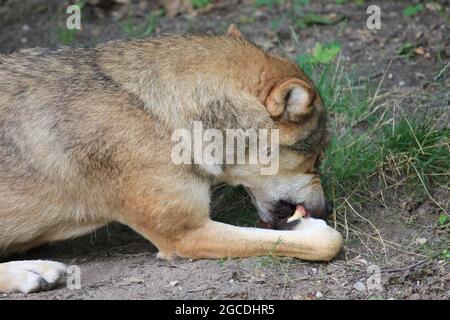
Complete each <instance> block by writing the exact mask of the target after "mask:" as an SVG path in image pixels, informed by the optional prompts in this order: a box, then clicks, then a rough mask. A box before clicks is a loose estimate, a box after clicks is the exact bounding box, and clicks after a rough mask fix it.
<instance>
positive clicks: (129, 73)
mask: <svg viewBox="0 0 450 320" xmlns="http://www.w3.org/2000/svg"><path fill="white" fill-rule="evenodd" d="M286 77H294V78H298V79H302V80H303V81H305V82H306V83H308V84H310V81H309V80H308V79H307V78H306V77H305V76H304V74H303V73H302V72H301V71H300V70H299V69H298V68H297V66H296V65H295V64H293V63H292V62H290V61H289V60H286V59H284V58H281V57H278V56H274V55H271V54H267V53H265V52H263V51H262V50H261V49H259V48H258V47H256V46H255V45H253V44H252V43H250V42H248V41H247V40H245V39H243V38H242V37H237V36H168V37H162V38H153V39H148V40H131V41H116V42H110V43H107V44H104V45H100V46H97V47H95V48H91V49H86V48H77V49H73V48H62V49H59V50H56V51H51V50H47V49H29V50H22V51H20V52H17V53H13V54H9V55H0V78H1V82H0V254H1V255H7V254H10V253H13V252H19V251H24V250H27V249H29V248H32V247H35V246H39V245H42V244H44V243H48V242H52V241H57V240H62V239H67V238H72V237H76V236H79V235H82V234H85V233H87V232H90V231H92V230H94V229H96V228H98V227H101V226H103V225H105V224H107V223H109V222H111V221H118V222H121V223H124V224H126V225H128V226H130V227H132V228H133V229H134V230H136V231H137V232H139V233H141V234H142V235H143V236H144V237H146V238H147V239H149V240H150V241H152V242H153V243H154V244H155V245H156V246H157V247H158V249H159V251H160V254H161V256H165V257H170V256H172V255H175V254H177V255H180V256H185V257H192V258H203V257H225V256H249V255H262V254H265V253H267V249H269V248H271V247H272V246H273V243H274V242H276V241H277V240H278V239H279V238H280V237H281V238H282V239H283V241H282V243H281V244H280V245H279V247H278V250H277V254H280V255H288V256H294V257H299V258H304V259H311V260H329V259H331V258H332V257H333V256H334V255H336V253H337V252H338V251H339V249H340V246H341V239H340V236H339V234H336V233H335V232H334V230H332V229H331V230H330V228H328V227H325V226H324V227H323V228H322V227H321V228H316V229H314V230H316V231H317V232H313V231H311V232H303V233H302V232H300V231H275V230H258V229H254V230H252V229H248V228H238V227H233V226H228V225H224V224H220V223H217V222H213V221H211V220H210V219H209V202H210V197H209V189H210V186H211V184H212V183H215V182H218V181H225V182H229V183H231V184H240V183H242V184H245V183H246V181H247V180H248V179H249V178H248V177H247V178H242V179H241V178H240V177H241V176H240V175H239V174H238V173H237V172H239V170H243V169H242V168H238V167H236V166H226V165H225V166H221V167H220V168H218V169H217V168H216V169H214V170H209V169H208V168H205V167H202V166H198V165H175V164H173V163H172V161H171V158H170V155H171V148H172V146H173V144H172V142H171V134H172V132H173V130H174V129H176V128H191V127H192V123H193V121H197V120H198V121H202V122H203V123H204V125H205V127H210V128H217V129H219V130H225V129H226V128H243V129H247V128H279V129H280V142H281V145H282V146H285V147H286V148H285V149H286V150H285V151H284V153H282V155H281V157H282V158H281V160H280V161H281V163H280V167H281V168H280V171H281V173H280V174H284V175H287V176H289V175H290V173H289V172H290V171H289V172H287V171H286V172H284V171H283V170H285V169H284V168H285V166H284V165H283V164H284V163H285V162H286V163H288V162H289V163H292V161H294V162H296V165H295V168H296V169H295V170H297V172H300V173H301V174H316V172H315V171H314V170H315V166H316V162H317V158H318V157H320V154H321V153H322V152H323V149H324V148H325V145H326V134H325V132H326V118H325V114H324V112H323V109H322V107H321V103H320V97H317V98H316V100H315V109H314V111H313V112H312V113H311V114H309V115H308V117H304V118H302V119H300V120H299V121H297V122H292V121H289V119H286V118H283V117H271V115H270V114H269V113H268V112H267V109H266V106H265V103H266V98H267V96H268V95H269V93H270V92H271V90H273V88H274V87H276V85H277V83H278V82H279V81H280V80H281V79H284V78H286ZM293 159H294V160H293ZM283 161H285V162H283ZM287 167H289V166H288V165H287ZM291 169H292V168H291ZM291 169H290V170H291ZM292 170H293V169H292ZM311 172H313V173H311ZM255 179H256V180H254V181H253V182H251V183H250V182H249V187H251V185H252V183H253V184H255V185H256V183H265V182H264V181H263V180H258V179H262V178H261V177H256V178H255ZM310 180H311V181H312V180H314V182H311V184H315V185H316V188H320V181H318V179H310ZM256 191H258V190H256ZM5 268H7V267H5V266H4V265H3V269H5ZM0 270H2V265H1V264H0ZM7 270H9V272H11V268H9V269H5V270H3V279H2V274H0V291H11V287H14V286H11V283H9V284H8V285H6V284H5V281H6V282H7V280H5V278H6V276H7ZM2 281H3V282H2ZM13 289H14V288H13ZM15 289H16V290H20V289H17V288H15ZM22 291H23V290H22Z"/></svg>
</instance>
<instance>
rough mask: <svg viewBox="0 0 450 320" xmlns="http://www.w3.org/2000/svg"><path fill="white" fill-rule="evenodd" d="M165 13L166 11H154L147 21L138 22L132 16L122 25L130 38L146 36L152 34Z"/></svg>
mask: <svg viewBox="0 0 450 320" xmlns="http://www.w3.org/2000/svg"><path fill="white" fill-rule="evenodd" d="M163 15H164V11H162V10H155V11H152V12H151V13H150V14H149V15H148V16H147V19H146V21H144V22H137V21H135V20H133V19H131V18H128V19H126V20H125V21H123V22H122V23H121V24H120V26H121V27H122V30H123V31H124V32H125V34H126V35H127V36H128V37H129V38H145V37H148V36H150V35H152V34H153V33H154V32H155V31H156V28H157V27H158V24H159V19H160V18H161V16H163Z"/></svg>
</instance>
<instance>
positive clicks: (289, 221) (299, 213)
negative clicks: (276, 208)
mask: <svg viewBox="0 0 450 320" xmlns="http://www.w3.org/2000/svg"><path fill="white" fill-rule="evenodd" d="M294 207H295V211H294V213H292V214H291V215H289V216H286V215H284V214H276V215H274V220H273V222H272V223H267V222H264V221H262V220H261V219H260V220H259V221H258V223H257V226H258V227H259V228H266V229H275V230H289V229H292V228H293V227H294V226H295V225H297V223H299V222H300V221H301V219H303V218H307V217H309V216H310V214H309V212H308V210H307V209H306V208H305V206H304V205H303V203H300V204H297V205H294Z"/></svg>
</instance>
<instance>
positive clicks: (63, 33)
mask: <svg viewBox="0 0 450 320" xmlns="http://www.w3.org/2000/svg"><path fill="white" fill-rule="evenodd" d="M78 31H79V30H77V29H67V27H65V26H64V27H60V28H58V29H56V36H57V38H58V41H59V42H60V43H62V44H63V45H69V44H71V43H73V42H74V41H75V38H76V35H77V33H78Z"/></svg>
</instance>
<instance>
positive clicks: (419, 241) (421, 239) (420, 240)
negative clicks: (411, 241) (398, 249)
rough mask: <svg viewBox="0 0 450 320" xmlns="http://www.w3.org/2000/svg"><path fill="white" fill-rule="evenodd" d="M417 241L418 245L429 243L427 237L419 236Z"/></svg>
mask: <svg viewBox="0 0 450 320" xmlns="http://www.w3.org/2000/svg"><path fill="white" fill-rule="evenodd" d="M416 243H417V244H418V245H424V244H425V243H427V239H425V238H417V239H416Z"/></svg>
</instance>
